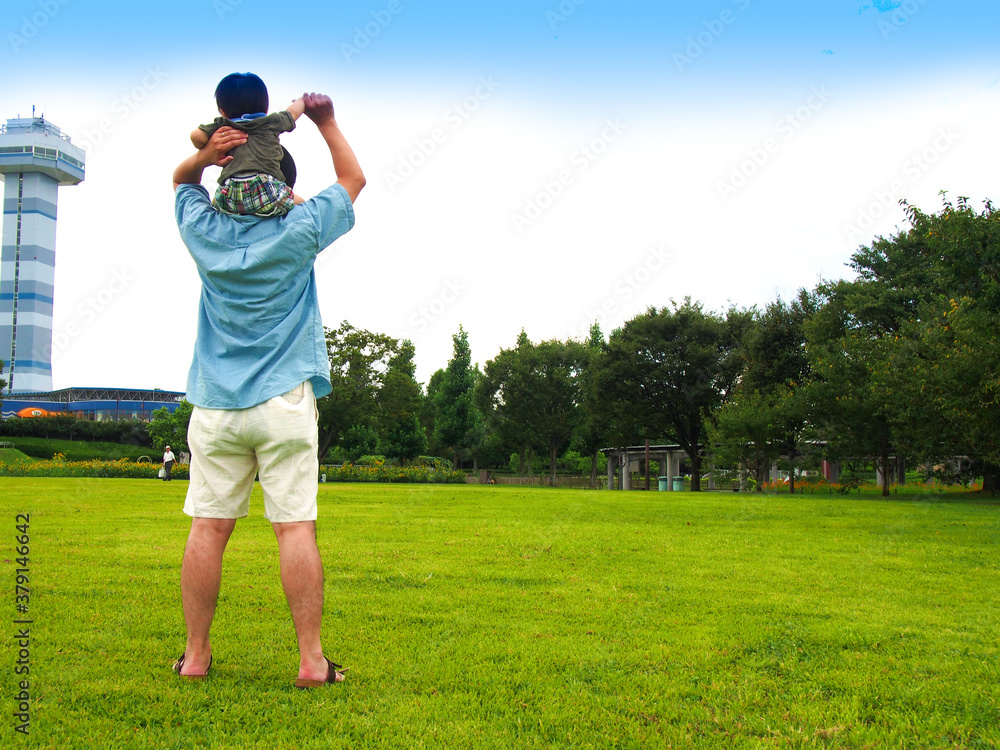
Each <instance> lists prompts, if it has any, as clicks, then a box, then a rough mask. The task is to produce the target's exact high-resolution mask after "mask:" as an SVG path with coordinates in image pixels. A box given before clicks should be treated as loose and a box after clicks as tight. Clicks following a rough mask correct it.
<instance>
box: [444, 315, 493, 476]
mask: <svg viewBox="0 0 1000 750" xmlns="http://www.w3.org/2000/svg"><path fill="white" fill-rule="evenodd" d="M452 342H453V344H454V345H453V350H452V358H451V359H450V360H449V361H448V367H447V368H446V369H445V371H444V377H443V378H442V379H441V383H440V387H439V388H438V390H437V391H436V392H435V394H434V403H435V413H436V419H435V422H434V436H435V438H436V439H437V441H438V443H439V444H440V445H442V446H444V447H447V448H448V449H449V450H450V451H451V452H452V456H453V465H454V467H455V469H458V468H459V464H460V462H461V460H462V459H463V458H466V457H469V456H470V455H471V454H472V448H473V446H474V445H475V443H476V438H477V427H478V426H479V424H480V422H481V417H480V415H479V412H478V410H477V409H476V405H475V403H474V388H475V373H474V370H473V367H472V352H471V350H470V348H469V335H468V334H467V333H466V332H465V329H464V328H462V326H459V327H458V333H456V334H455V335H454V336H452Z"/></svg>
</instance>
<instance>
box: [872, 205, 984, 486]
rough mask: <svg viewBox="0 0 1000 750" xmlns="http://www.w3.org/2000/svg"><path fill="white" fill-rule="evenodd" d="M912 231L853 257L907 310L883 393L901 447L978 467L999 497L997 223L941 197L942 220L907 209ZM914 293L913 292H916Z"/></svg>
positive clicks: (886, 371) (884, 377) (927, 457)
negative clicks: (889, 398)
mask: <svg viewBox="0 0 1000 750" xmlns="http://www.w3.org/2000/svg"><path fill="white" fill-rule="evenodd" d="M904 206H905V207H906V210H907V217H908V220H909V223H910V229H909V230H907V231H905V232H901V233H900V234H898V235H897V236H895V237H893V238H890V239H888V240H886V239H880V240H879V241H877V242H875V243H873V245H872V247H871V248H863V249H862V250H861V251H859V252H858V253H857V254H855V256H854V258H853V265H854V267H855V268H856V269H857V270H858V271H859V274H861V276H862V278H863V279H865V280H869V281H871V283H873V284H878V287H879V290H880V291H881V294H882V296H889V295H899V296H904V297H905V298H907V299H908V300H910V303H909V305H908V308H907V310H906V314H905V315H902V316H900V320H899V323H898V325H897V326H896V328H895V329H894V330H893V346H892V347H891V349H890V355H889V365H888V367H886V368H885V369H884V371H883V372H882V373H881V374H882V377H881V380H880V386H881V387H882V388H883V389H884V390H885V391H886V392H887V393H890V394H891V395H892V397H893V402H892V403H893V408H894V410H895V413H896V419H897V422H898V423H899V424H900V425H901V427H902V429H901V432H902V438H901V439H905V441H906V443H907V444H908V446H909V448H910V450H911V451H912V452H914V453H916V454H917V455H919V456H920V457H922V458H924V459H925V460H926V461H929V460H931V459H938V460H939V459H940V458H943V457H944V458H946V457H949V456H956V455H968V456H970V457H972V458H973V459H974V461H975V462H976V464H977V466H978V470H979V472H980V473H981V475H982V476H983V484H984V489H987V490H989V491H991V492H995V491H997V490H998V489H1000V400H998V390H1000V383H998V375H997V373H998V372H1000V354H998V352H997V348H996V345H995V342H996V341H997V340H998V334H1000V326H998V323H997V321H998V319H1000V215H998V214H997V212H996V211H995V210H994V208H993V206H992V204H991V203H989V202H986V204H985V205H984V208H983V210H982V211H981V212H977V211H976V210H975V209H974V208H973V207H972V206H970V205H969V202H968V200H967V199H965V198H959V199H958V201H957V203H956V204H953V203H951V202H949V201H948V200H947V197H946V196H945V197H944V200H943V207H942V209H941V211H939V212H938V213H937V214H926V213H924V212H922V211H920V210H918V209H917V208H915V207H912V206H909V205H908V204H905V203H904ZM915 287H916V290H915V291H914V288H915Z"/></svg>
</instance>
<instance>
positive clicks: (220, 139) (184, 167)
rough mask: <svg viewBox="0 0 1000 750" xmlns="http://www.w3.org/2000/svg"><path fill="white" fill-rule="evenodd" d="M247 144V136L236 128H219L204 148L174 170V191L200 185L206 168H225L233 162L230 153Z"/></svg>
mask: <svg viewBox="0 0 1000 750" xmlns="http://www.w3.org/2000/svg"><path fill="white" fill-rule="evenodd" d="M246 142H247V134H246V133H244V132H243V131H241V130H237V129H236V128H230V127H224V128H219V129H218V130H216V131H215V132H214V133H212V137H211V138H209V139H208V143H207V144H206V145H205V147H204V148H202V149H199V150H198V151H196V152H195V153H193V154H191V156H189V157H188V158H187V159H185V160H184V161H182V162H181V163H180V164H178V165H177V169H175V170H174V190H176V189H177V187H178V185H200V184H201V173H202V172H204V171H205V167H211V166H216V167H224V166H226V165H227V164H228V163H229V162H231V161H232V160H233V157H232V156H230V154H229V152H230V151H232V150H233V149H234V148H236V147H237V146H241V145H242V144H244V143H246Z"/></svg>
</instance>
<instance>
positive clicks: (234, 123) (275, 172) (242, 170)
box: [198, 109, 295, 185]
mask: <svg viewBox="0 0 1000 750" xmlns="http://www.w3.org/2000/svg"><path fill="white" fill-rule="evenodd" d="M225 125H228V126H229V127H231V128H236V129H237V130H242V131H243V132H244V133H246V134H247V142H246V143H244V144H242V145H241V146H237V147H236V148H234V149H233V150H232V151H230V152H229V153H230V154H232V156H233V160H232V161H231V162H229V163H228V164H227V165H226V166H225V167H223V168H222V174H221V175H220V176H219V184H220V185H221V184H222V183H223V182H225V181H226V180H228V179H229V178H230V177H241V176H246V175H252V174H269V175H271V176H272V177H274V178H275V179H278V180H281V181H282V182H284V181H285V175H283V174H282V173H281V156H282V153H281V143H280V141H279V140H278V136H279V135H281V134H282V133H288V132H290V131H292V130H295V118H294V117H292V113H291V112H289V111H288V110H287V109H283V110H281V111H280V112H272V113H271V114H269V115H265V114H257V115H245V116H244V117H241V118H239V119H238V120H230V119H229V118H228V117H216V118H215V120H214V121H213V122H212V124H210V125H199V126H198V130H201V131H202V132H203V133H205V134H207V135H208V137H209V138H211V137H212V134H213V133H214V132H215V131H216V130H218V129H219V128H221V127H223V126H225Z"/></svg>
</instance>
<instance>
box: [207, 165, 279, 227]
mask: <svg viewBox="0 0 1000 750" xmlns="http://www.w3.org/2000/svg"><path fill="white" fill-rule="evenodd" d="M212 203H213V205H214V206H215V207H216V208H218V209H219V210H220V211H222V212H223V213H227V214H242V215H244V216H246V215H251V214H252V215H254V216H264V217H267V216H284V215H285V214H287V213H288V212H289V211H291V210H292V206H294V205H295V201H294V200H293V199H292V189H291V188H290V187H288V185H286V184H285V183H283V182H282V181H281V180H278V179H275V178H274V177H272V176H271V175H269V174H254V175H250V176H248V177H231V178H229V179H228V180H226V181H225V182H224V183H222V184H221V185H219V189H218V190H216V191H215V200H214V201H212Z"/></svg>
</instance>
